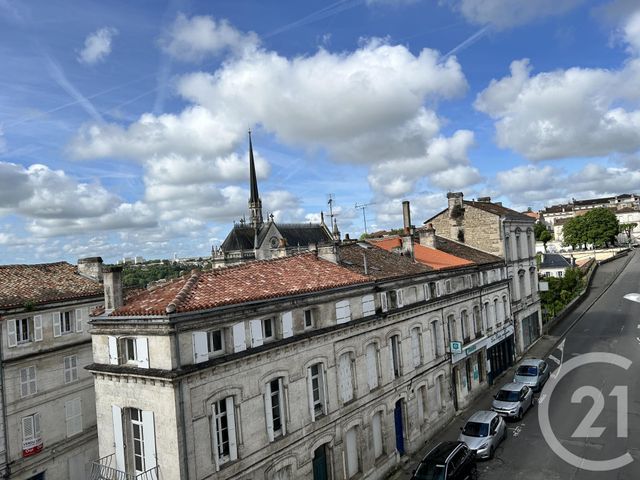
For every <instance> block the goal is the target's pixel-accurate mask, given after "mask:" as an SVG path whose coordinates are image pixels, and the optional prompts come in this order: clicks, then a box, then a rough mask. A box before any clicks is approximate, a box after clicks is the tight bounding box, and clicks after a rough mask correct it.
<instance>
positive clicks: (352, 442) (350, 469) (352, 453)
mask: <svg viewBox="0 0 640 480" xmlns="http://www.w3.org/2000/svg"><path fill="white" fill-rule="evenodd" d="M356 473H358V443H357V439H356V429H355V427H354V428H352V429H351V430H348V431H347V478H351V477H353V476H354V475H355V474H356Z"/></svg>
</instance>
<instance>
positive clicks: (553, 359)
mask: <svg viewBox="0 0 640 480" xmlns="http://www.w3.org/2000/svg"><path fill="white" fill-rule="evenodd" d="M548 358H549V360H551V361H552V362H554V363H557V364H558V365H560V360H558V359H557V358H556V357H555V356H553V355H549V357H548Z"/></svg>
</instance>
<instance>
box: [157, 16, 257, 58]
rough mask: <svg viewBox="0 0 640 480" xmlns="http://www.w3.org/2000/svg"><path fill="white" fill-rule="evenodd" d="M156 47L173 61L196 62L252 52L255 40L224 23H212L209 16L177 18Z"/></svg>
mask: <svg viewBox="0 0 640 480" xmlns="http://www.w3.org/2000/svg"><path fill="white" fill-rule="evenodd" d="M160 45H161V46H162V49H163V50H164V51H165V52H167V53H168V54H169V55H171V56H172V57H173V58H175V59H177V60H183V61H185V60H186V61H200V60H202V59H203V58H205V57H206V56H208V55H217V54H219V53H221V52H223V51H225V50H231V51H233V52H235V53H237V54H242V53H244V52H246V51H249V50H255V49H256V48H257V47H258V45H259V40H258V36H257V35H256V34H255V33H253V32H250V33H247V34H245V33H242V32H240V31H239V30H237V29H236V28H234V27H233V26H232V25H230V24H229V22H227V21H226V20H218V21H216V20H215V19H214V18H212V17H210V16H194V17H191V18H187V17H186V16H185V15H184V14H179V15H178V17H177V18H176V20H175V21H174V22H173V25H171V27H170V28H169V31H168V32H167V33H166V34H165V36H164V37H163V38H162V39H161V40H160Z"/></svg>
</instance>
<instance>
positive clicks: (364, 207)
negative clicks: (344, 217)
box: [355, 203, 375, 234]
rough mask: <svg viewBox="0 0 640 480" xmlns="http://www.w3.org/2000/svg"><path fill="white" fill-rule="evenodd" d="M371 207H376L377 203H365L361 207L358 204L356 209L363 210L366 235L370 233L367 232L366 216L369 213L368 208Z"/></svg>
mask: <svg viewBox="0 0 640 480" xmlns="http://www.w3.org/2000/svg"><path fill="white" fill-rule="evenodd" d="M370 205H375V203H363V204H361V205H358V204H357V203H356V206H355V208H357V209H361V210H362V221H363V222H364V233H365V234H366V233H368V232H367V214H366V211H367V207H368V206H370Z"/></svg>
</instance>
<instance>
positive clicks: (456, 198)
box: [447, 192, 464, 240]
mask: <svg viewBox="0 0 640 480" xmlns="http://www.w3.org/2000/svg"><path fill="white" fill-rule="evenodd" d="M463 200H464V196H463V194H462V192H449V193H447V201H448V203H449V223H450V225H451V239H453V240H461V238H460V237H461V236H462V239H464V235H463V234H461V233H460V232H461V231H463V228H462V222H463V220H464V204H463Z"/></svg>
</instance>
